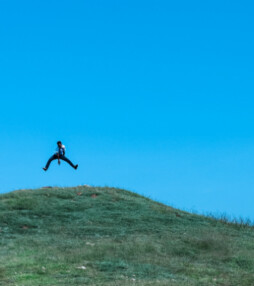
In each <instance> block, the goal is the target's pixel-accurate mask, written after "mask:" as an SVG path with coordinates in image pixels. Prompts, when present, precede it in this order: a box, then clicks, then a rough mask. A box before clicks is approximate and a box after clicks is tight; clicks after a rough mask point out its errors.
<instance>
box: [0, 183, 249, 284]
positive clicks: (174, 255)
mask: <svg viewBox="0 0 254 286" xmlns="http://www.w3.org/2000/svg"><path fill="white" fill-rule="evenodd" d="M0 237H1V240H0V285H18V286H21V285H25V286H26V285H32V286H37V285H50V286H53V285H105V286H109V285H112V286H113V285H114V286H116V285H123V286H125V285H138V286H141V285H142V286H143V285H165V286H166V285H205V286H209V285H225V286H226V285H228V286H229V285H230V286H232V285H237V286H239V285H241V286H245V285H246V286H250V285H254V271H253V269H254V230H253V228H251V227H241V226H240V225H234V224H226V223H223V222H220V221H217V220H214V219H210V218H206V217H203V216H198V215H193V214H189V213H186V212H182V211H179V210H177V209H173V208H170V207H167V206H165V205H162V204H159V203H157V202H154V201H152V200H149V199H147V198H145V197H142V196H139V195H137V194H135V193H131V192H128V191H125V190H121V189H114V188H98V187H88V186H80V187H76V188H45V189H37V190H20V191H15V192H11V193H8V194H4V195H1V196H0Z"/></svg>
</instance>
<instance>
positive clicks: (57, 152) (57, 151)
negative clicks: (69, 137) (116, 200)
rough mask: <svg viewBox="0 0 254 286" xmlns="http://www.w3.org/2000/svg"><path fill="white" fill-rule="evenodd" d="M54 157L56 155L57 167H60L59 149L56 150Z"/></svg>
mask: <svg viewBox="0 0 254 286" xmlns="http://www.w3.org/2000/svg"><path fill="white" fill-rule="evenodd" d="M56 155H57V159H58V165H60V164H61V161H60V155H59V148H56Z"/></svg>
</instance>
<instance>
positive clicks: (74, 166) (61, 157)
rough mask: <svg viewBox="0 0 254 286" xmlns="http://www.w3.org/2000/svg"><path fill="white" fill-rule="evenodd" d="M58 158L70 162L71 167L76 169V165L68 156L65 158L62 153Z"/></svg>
mask: <svg viewBox="0 0 254 286" xmlns="http://www.w3.org/2000/svg"><path fill="white" fill-rule="evenodd" d="M60 159H62V160H64V161H65V162H67V163H68V164H70V165H71V166H72V168H74V169H77V168H78V165H74V164H73V163H72V162H71V161H70V160H69V159H68V158H66V157H65V156H64V155H61V156H60Z"/></svg>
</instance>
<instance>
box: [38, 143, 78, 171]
mask: <svg viewBox="0 0 254 286" xmlns="http://www.w3.org/2000/svg"><path fill="white" fill-rule="evenodd" d="M56 159H58V164H59V165H60V163H61V162H60V159H61V160H64V161H65V162H67V163H68V164H70V165H71V166H72V168H74V169H75V170H77V168H78V165H73V164H72V162H71V161H70V160H69V159H68V158H66V157H65V146H64V145H63V144H62V142H61V141H58V142H57V148H56V152H55V154H54V155H53V156H51V157H50V158H49V160H48V162H47V164H46V167H44V168H43V170H44V171H47V170H48V167H49V165H50V163H51V161H53V160H56Z"/></svg>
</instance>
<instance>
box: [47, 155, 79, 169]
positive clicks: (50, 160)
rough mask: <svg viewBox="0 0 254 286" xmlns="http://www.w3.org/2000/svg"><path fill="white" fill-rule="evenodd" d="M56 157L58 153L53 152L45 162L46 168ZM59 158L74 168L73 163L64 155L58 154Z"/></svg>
mask: <svg viewBox="0 0 254 286" xmlns="http://www.w3.org/2000/svg"><path fill="white" fill-rule="evenodd" d="M56 159H58V155H56V154H54V155H53V156H51V157H50V158H49V160H48V162H47V164H46V167H45V168H46V169H48V167H49V165H50V163H51V162H52V161H53V160H56ZM59 159H61V160H64V161H65V162H67V163H68V164H70V165H71V166H72V168H74V169H75V166H74V165H73V163H72V162H71V161H70V160H69V159H68V158H66V157H65V156H64V155H59Z"/></svg>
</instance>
